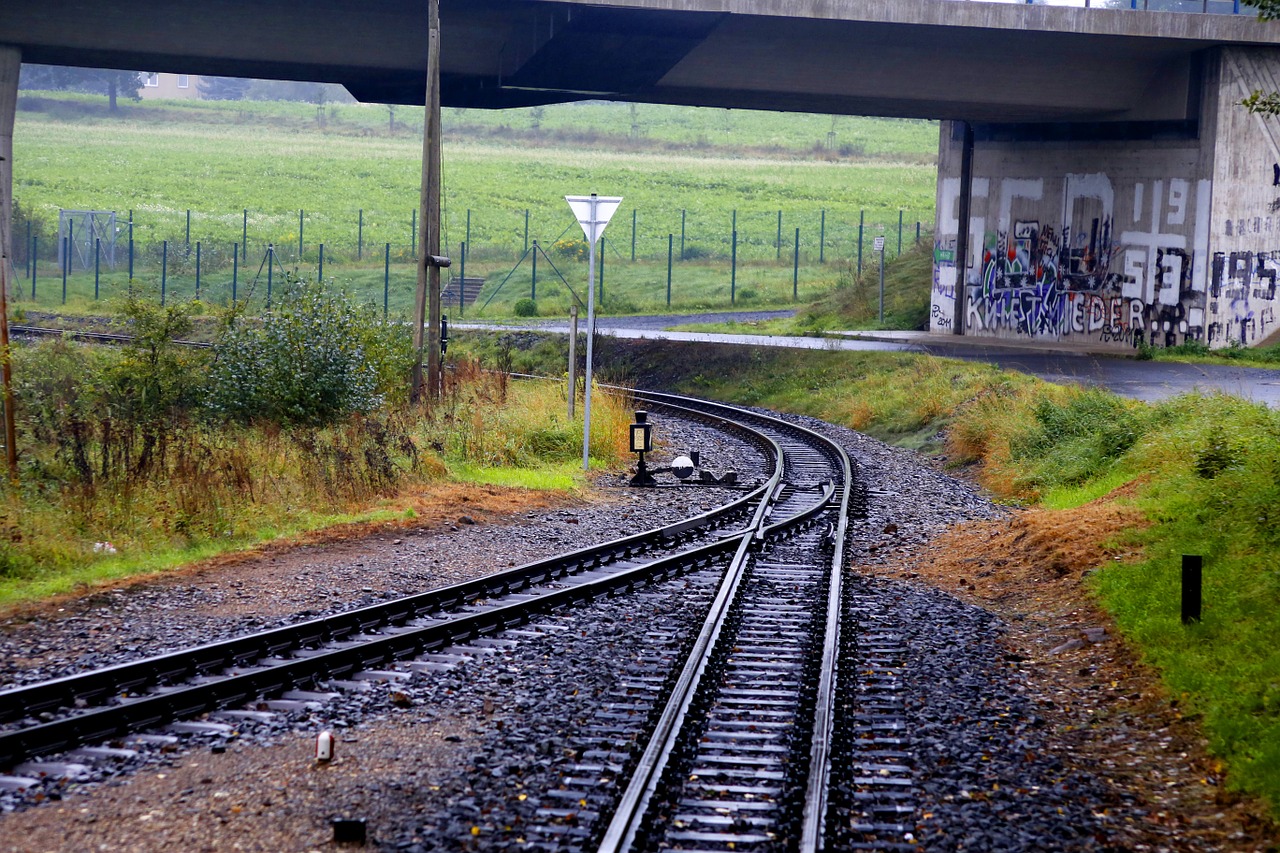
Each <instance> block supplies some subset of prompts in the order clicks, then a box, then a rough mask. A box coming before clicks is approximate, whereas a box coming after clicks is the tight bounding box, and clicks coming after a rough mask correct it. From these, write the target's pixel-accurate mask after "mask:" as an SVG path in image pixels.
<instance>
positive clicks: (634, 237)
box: [631, 207, 636, 264]
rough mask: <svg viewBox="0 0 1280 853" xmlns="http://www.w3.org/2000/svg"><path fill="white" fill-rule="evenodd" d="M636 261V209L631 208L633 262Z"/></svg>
mask: <svg viewBox="0 0 1280 853" xmlns="http://www.w3.org/2000/svg"><path fill="white" fill-rule="evenodd" d="M635 262H636V209H635V208H634V207H633V208H631V263H633V264H634V263H635Z"/></svg>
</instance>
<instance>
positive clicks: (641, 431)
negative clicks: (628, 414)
mask: <svg viewBox="0 0 1280 853" xmlns="http://www.w3.org/2000/svg"><path fill="white" fill-rule="evenodd" d="M651 450H653V424H651V423H649V413H648V412H641V411H637V412H636V422H635V423H633V424H632V425H631V452H632V453H636V454H639V456H640V463H639V464H638V465H637V466H636V475H635V476H634V477H632V478H631V485H633V486H656V485H657V484H658V483H657V481H656V480H654V479H653V475H652V474H650V473H649V469H648V468H646V467H645V464H644V455H645V454H646V453H648V452H649V451H651Z"/></svg>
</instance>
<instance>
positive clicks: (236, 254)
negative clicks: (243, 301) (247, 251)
mask: <svg viewBox="0 0 1280 853" xmlns="http://www.w3.org/2000/svg"><path fill="white" fill-rule="evenodd" d="M239 279H240V247H239V246H238V245H236V244H235V243H232V244H231V301H232V302H235V301H236V296H237V294H236V286H237V285H238V284H239V283H240V282H239Z"/></svg>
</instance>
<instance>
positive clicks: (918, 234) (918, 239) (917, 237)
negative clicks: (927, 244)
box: [916, 219, 920, 246]
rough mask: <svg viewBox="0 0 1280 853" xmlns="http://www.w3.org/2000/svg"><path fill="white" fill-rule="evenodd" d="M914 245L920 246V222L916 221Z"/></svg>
mask: <svg viewBox="0 0 1280 853" xmlns="http://www.w3.org/2000/svg"><path fill="white" fill-rule="evenodd" d="M916 245H917V246H919V245H920V220H919V219H917V220H916Z"/></svg>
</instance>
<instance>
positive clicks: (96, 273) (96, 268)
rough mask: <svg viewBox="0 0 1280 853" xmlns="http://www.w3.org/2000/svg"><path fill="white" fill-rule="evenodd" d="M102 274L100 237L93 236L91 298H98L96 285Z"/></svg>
mask: <svg viewBox="0 0 1280 853" xmlns="http://www.w3.org/2000/svg"><path fill="white" fill-rule="evenodd" d="M101 274H102V238H101V237H94V238H93V298H94V299H95V300H96V299H97V298H98V286H99V284H100V283H101Z"/></svg>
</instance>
